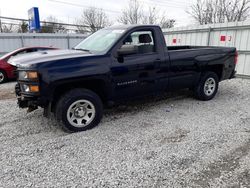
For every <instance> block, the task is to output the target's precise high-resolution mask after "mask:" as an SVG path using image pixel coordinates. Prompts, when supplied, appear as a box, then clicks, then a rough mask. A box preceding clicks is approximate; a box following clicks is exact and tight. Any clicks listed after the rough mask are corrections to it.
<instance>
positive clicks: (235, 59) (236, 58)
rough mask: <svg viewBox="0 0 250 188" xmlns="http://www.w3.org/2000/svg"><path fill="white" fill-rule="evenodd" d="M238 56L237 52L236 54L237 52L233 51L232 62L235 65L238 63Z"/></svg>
mask: <svg viewBox="0 0 250 188" xmlns="http://www.w3.org/2000/svg"><path fill="white" fill-rule="evenodd" d="M238 56H239V54H238V52H237V51H236V52H235V57H234V63H235V65H237V63H238Z"/></svg>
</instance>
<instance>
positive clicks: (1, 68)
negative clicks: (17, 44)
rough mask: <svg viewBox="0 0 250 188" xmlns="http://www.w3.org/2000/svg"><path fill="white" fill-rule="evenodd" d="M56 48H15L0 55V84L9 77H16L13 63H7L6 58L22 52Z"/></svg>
mask: <svg viewBox="0 0 250 188" xmlns="http://www.w3.org/2000/svg"><path fill="white" fill-rule="evenodd" d="M52 49H56V48H52V47H24V48H19V49H16V50H14V51H12V52H10V53H7V54H5V55H3V56H2V57H0V84H1V83H4V82H6V81H7V80H9V79H15V78H16V67H15V65H11V64H9V63H8V60H9V59H10V58H12V57H16V56H19V55H22V54H26V53H30V52H37V51H44V50H52Z"/></svg>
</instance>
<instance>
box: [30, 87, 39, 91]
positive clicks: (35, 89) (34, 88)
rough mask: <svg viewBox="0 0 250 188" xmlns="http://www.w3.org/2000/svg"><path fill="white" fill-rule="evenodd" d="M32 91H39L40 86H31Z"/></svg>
mask: <svg viewBox="0 0 250 188" xmlns="http://www.w3.org/2000/svg"><path fill="white" fill-rule="evenodd" d="M29 87H30V92H39V86H29Z"/></svg>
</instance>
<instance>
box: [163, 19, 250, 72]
mask: <svg viewBox="0 0 250 188" xmlns="http://www.w3.org/2000/svg"><path fill="white" fill-rule="evenodd" d="M163 32H164V35H165V39H166V42H167V44H168V45H169V46H172V45H198V46H227V47H236V48H237V50H238V52H239V63H238V65H237V73H238V75H239V76H247V77H249V76H250V21H245V22H233V23H223V24H212V25H204V26H190V27H179V28H172V29H163Z"/></svg>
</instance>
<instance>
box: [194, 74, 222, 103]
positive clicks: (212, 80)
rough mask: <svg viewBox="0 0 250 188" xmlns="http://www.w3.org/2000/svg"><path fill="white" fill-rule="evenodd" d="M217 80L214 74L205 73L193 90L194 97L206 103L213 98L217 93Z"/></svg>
mask: <svg viewBox="0 0 250 188" xmlns="http://www.w3.org/2000/svg"><path fill="white" fill-rule="evenodd" d="M218 87H219V78H218V76H217V74H216V73H214V72H206V73H204V74H203V75H202V76H201V79H200V82H199V84H198V86H197V87H196V88H195V91H194V93H195V97H196V98H197V99H199V100H203V101H208V100H211V99H213V98H214V96H215V95H216V93H217V91H218Z"/></svg>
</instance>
